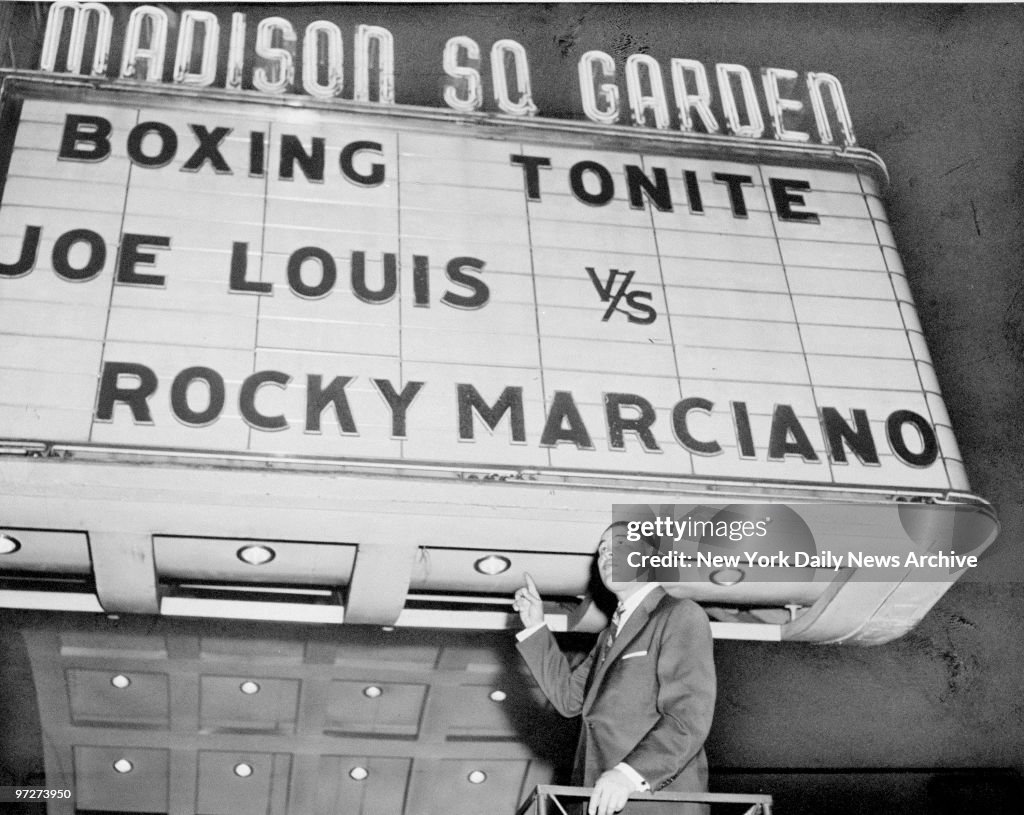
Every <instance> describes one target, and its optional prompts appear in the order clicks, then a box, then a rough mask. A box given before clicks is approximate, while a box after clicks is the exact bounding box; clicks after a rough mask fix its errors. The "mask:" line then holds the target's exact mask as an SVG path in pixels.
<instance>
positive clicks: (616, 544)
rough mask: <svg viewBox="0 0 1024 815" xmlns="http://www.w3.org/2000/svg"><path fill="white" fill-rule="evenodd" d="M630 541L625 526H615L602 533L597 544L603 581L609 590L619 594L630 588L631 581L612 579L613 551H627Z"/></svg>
mask: <svg viewBox="0 0 1024 815" xmlns="http://www.w3.org/2000/svg"><path fill="white" fill-rule="evenodd" d="M628 545H629V541H628V540H627V539H626V527H625V526H621V525H620V526H613V527H611V528H610V529H606V530H605V531H604V533H603V534H602V535H601V540H600V541H599V542H598V544H597V570H598V573H599V574H600V575H601V582H602V583H604V585H605V588H607V589H608V591H610V592H613V593H615V594H618V593H620V592H622V591H623V590H628V589H629V587H630V586H631V585H632V584H631V583H616V582H615V581H614V580H612V552H613V551H615V550H618V551H620V552H625V551H627V550H626V547H627V546H628Z"/></svg>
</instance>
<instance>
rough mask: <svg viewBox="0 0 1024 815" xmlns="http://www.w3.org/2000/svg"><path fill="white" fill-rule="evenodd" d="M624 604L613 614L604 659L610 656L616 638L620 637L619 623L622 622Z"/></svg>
mask: <svg viewBox="0 0 1024 815" xmlns="http://www.w3.org/2000/svg"><path fill="white" fill-rule="evenodd" d="M622 611H623V609H622V603H619V604H618V605H617V606H616V607H615V613H614V614H612V623H611V625H610V626H609V628H608V637H607V639H605V641H604V654H603V656H602V659H603V658H604V657H606V656H608V652H609V651H610V650H611V649H612V643H613V642H615V638H616V637H617V636H618V635H619V623H620V622H621V621H622Z"/></svg>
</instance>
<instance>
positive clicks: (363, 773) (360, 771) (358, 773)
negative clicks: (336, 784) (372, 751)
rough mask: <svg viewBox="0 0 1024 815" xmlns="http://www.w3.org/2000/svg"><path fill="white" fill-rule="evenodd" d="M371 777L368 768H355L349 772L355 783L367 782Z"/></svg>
mask: <svg viewBox="0 0 1024 815" xmlns="http://www.w3.org/2000/svg"><path fill="white" fill-rule="evenodd" d="M369 775H370V771H369V770H367V769H366V767H353V768H352V769H351V770H349V771H348V777H349V778H351V779H352V780H353V781H365V780H366V778H367V776H369Z"/></svg>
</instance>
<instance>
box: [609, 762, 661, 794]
mask: <svg viewBox="0 0 1024 815" xmlns="http://www.w3.org/2000/svg"><path fill="white" fill-rule="evenodd" d="M612 769H614V770H618V771H619V772H620V773H622V774H623V775H624V776H626V778H628V779H629V780H630V781H632V782H633V786H634V787H636V789H637V791H638V792H648V791H650V789H651V785H650V784H648V783H647V782H646V781H645V780H644V777H643V776H642V775H640V773H638V772H637V771H636V770H634V769H633V768H632V767H630V766H629V765H628V764H627V763H626V762H624V761H620V762H619V763H618V764H616V765H615V766H614V767H613V768H612Z"/></svg>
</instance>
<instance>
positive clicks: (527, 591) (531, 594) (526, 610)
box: [512, 572, 544, 628]
mask: <svg viewBox="0 0 1024 815" xmlns="http://www.w3.org/2000/svg"><path fill="white" fill-rule="evenodd" d="M523 579H524V580H525V581H526V585H525V586H523V587H522V588H521V589H518V590H517V591H516V594H515V599H514V600H513V601H512V608H513V609H515V610H516V611H518V612H519V619H520V620H522V621H523V626H525V627H526V628H529V627H530V626H531V625H538V624H540V623H542V622H544V601H543V600H541V599H540V592H539V591H537V584H536V583H534V582H533V578H532V577H530V575H529V573H528V572H523Z"/></svg>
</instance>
